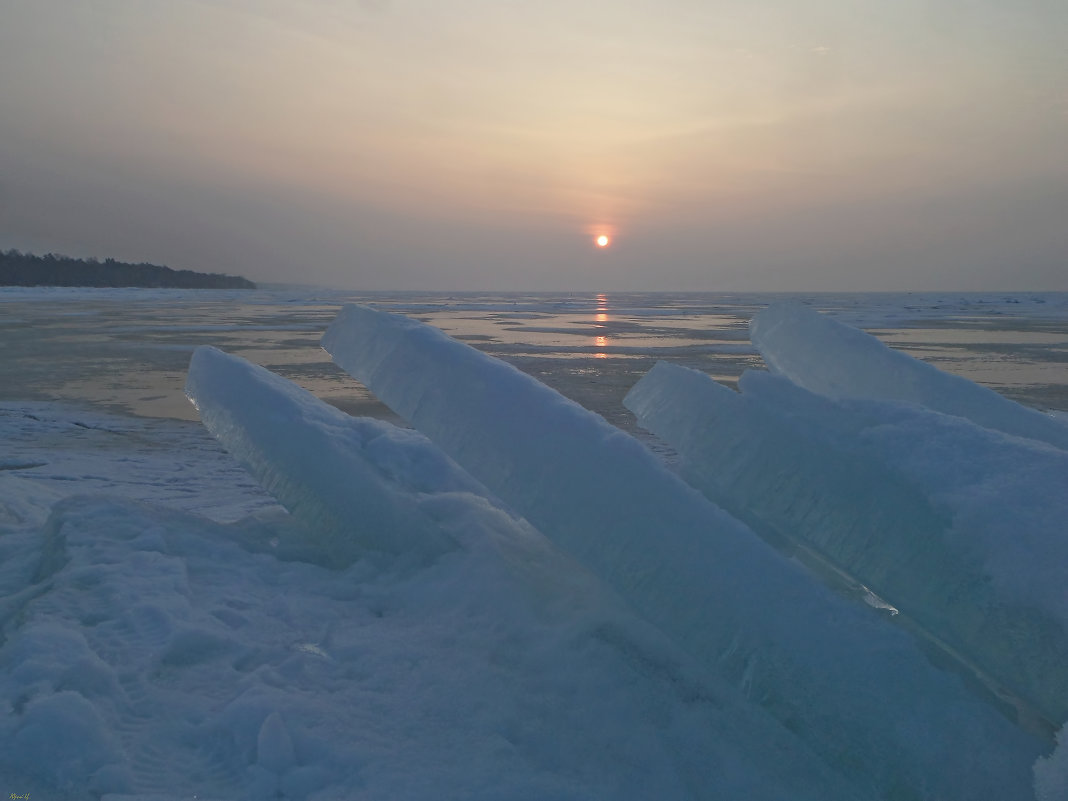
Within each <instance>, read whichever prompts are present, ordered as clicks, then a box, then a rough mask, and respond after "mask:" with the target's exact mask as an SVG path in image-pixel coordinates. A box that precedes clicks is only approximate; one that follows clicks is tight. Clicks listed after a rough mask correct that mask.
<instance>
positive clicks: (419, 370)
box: [323, 306, 1039, 799]
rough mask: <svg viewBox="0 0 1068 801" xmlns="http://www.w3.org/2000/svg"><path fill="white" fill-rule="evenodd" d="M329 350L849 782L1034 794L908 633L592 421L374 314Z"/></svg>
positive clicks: (365, 312)
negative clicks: (782, 552) (845, 594)
mask: <svg viewBox="0 0 1068 801" xmlns="http://www.w3.org/2000/svg"><path fill="white" fill-rule="evenodd" d="M323 346H324V347H325V348H326V349H327V350H328V351H329V352H330V353H331V355H332V356H333V358H334V359H335V361H336V362H337V363H338V364H339V365H340V366H341V367H342V368H343V369H345V370H346V371H348V372H349V373H350V374H352V375H353V376H354V377H356V378H357V379H359V380H360V381H362V382H363V383H364V384H366V385H367V386H368V387H369V388H370V389H371V390H372V391H373V392H374V393H375V395H377V396H378V397H379V398H380V399H381V400H382V401H384V402H385V403H386V404H387V405H389V406H390V407H391V408H392V409H393V410H394V411H395V412H397V413H398V414H399V415H401V416H402V417H404V418H405V419H407V420H408V421H409V422H411V423H412V425H414V426H415V427H416V428H417V429H419V430H420V431H422V432H423V433H425V434H427V435H428V436H429V437H430V438H431V439H432V440H433V441H434V442H435V443H436V444H438V445H439V446H440V447H441V448H442V449H443V450H444V451H445V452H446V453H448V454H449V455H450V456H451V457H452V458H453V459H455V460H456V462H457V463H459V464H460V465H462V466H463V467H464V468H465V469H467V470H468V471H469V472H470V473H471V474H472V475H473V476H475V477H476V478H477V479H479V480H480V481H482V482H483V483H484V484H485V485H486V486H487V487H488V488H489V489H490V490H491V491H493V492H494V493H496V494H497V495H498V496H499V497H501V498H502V499H503V500H504V501H505V502H507V503H508V504H510V505H511V506H512V508H514V509H516V510H517V511H518V512H520V513H521V514H523V515H525V516H526V518H527V519H528V520H530V522H531V523H533V524H534V525H535V526H537V527H538V529H539V530H540V531H542V532H543V533H544V534H546V535H547V536H548V537H549V538H550V539H551V540H552V541H553V542H554V543H555V544H557V545H558V546H560V547H562V548H564V549H565V550H566V551H568V552H569V553H571V554H572V555H573V556H575V557H576V558H577V559H579V561H581V562H582V563H583V564H584V565H585V566H586V567H588V568H589V569H590V570H592V572H594V573H595V574H596V575H598V576H599V577H600V578H601V579H603V580H604V581H605V582H606V583H608V584H609V585H610V586H612V587H613V588H614V589H615V590H616V591H618V592H619V593H620V594H621V595H622V596H623V598H624V599H625V600H626V601H628V602H629V603H630V604H631V605H632V606H633V607H634V608H635V609H636V610H638V611H639V612H640V613H641V614H642V615H643V616H645V617H646V618H647V619H648V620H649V621H651V622H652V623H653V624H654V625H656V626H657V627H658V628H660V629H661V630H663V631H665V632H667V633H668V634H670V635H671V636H672V637H674V638H675V640H676V641H677V642H679V643H680V644H681V645H682V646H683V647H684V648H685V649H686V650H688V651H689V652H690V653H691V654H693V655H694V656H695V657H696V658H697V659H698V660H699V661H700V663H701V664H702V665H703V666H705V667H706V668H707V669H709V670H714V671H715V672H717V673H718V674H720V675H722V676H723V677H725V678H726V679H727V680H729V681H731V682H733V683H734V684H735V685H736V686H737V687H738V688H740V689H741V690H742V691H743V692H744V693H745V694H746V697H747V698H749V699H750V700H751V701H753V702H754V703H755V704H758V705H760V706H761V707H762V708H763V709H765V710H766V711H767V712H769V713H770V714H772V715H773V716H775V717H776V718H777V719H778V720H780V721H781V722H782V723H783V724H784V726H785V727H786V728H788V729H789V730H791V731H794V732H795V733H797V734H798V735H799V736H801V737H802V738H803V739H804V740H805V741H806V742H808V743H809V744H810V745H811V746H812V747H813V748H814V749H815V750H816V751H818V752H819V753H820V754H821V755H822V756H823V758H824V759H825V760H827V762H828V764H830V765H831V766H832V767H834V768H835V769H837V770H840V771H842V772H844V773H845V774H846V775H848V776H849V777H850V778H852V779H853V780H854V781H858V782H860V781H865V782H869V783H870V784H869V786H870V787H871V789H872V791H873V792H875V793H878V794H880V795H882V796H884V797H887V798H898V797H899V798H909V797H915V798H926V797H939V798H962V799H963V798H970V799H975V798H1007V797H1021V798H1023V797H1026V796H1027V794H1028V793H1029V792H1030V778H1031V777H1030V765H1031V763H1032V762H1033V760H1034V754H1035V753H1036V750H1037V749H1038V748H1039V746H1038V745H1037V744H1036V743H1035V742H1032V741H1031V740H1030V739H1029V738H1028V737H1026V736H1025V735H1023V734H1022V733H1021V732H1020V731H1018V730H1015V729H1013V728H1012V727H1011V726H1009V725H1008V724H1007V723H1006V722H1005V721H1004V720H1003V719H1002V718H1001V717H1000V716H999V715H997V714H996V713H994V712H993V711H992V710H991V709H990V708H988V707H986V706H985V705H984V704H982V703H980V702H978V701H977V700H975V699H974V698H972V697H971V696H970V695H968V694H967V693H966V692H965V691H964V689H963V688H962V686H961V685H960V683H959V681H958V679H957V678H956V677H953V676H949V675H946V674H944V673H941V672H939V671H937V670H936V669H934V668H933V667H932V666H931V665H930V664H929V663H928V662H927V661H926V660H925V659H924V658H923V657H922V656H921V655H920V653H919V651H918V649H917V647H916V646H915V644H914V643H913V641H912V640H911V639H909V638H908V637H907V636H906V635H905V634H904V633H903V632H901V631H899V630H896V629H894V628H893V627H891V626H888V625H887V624H886V623H885V622H884V621H882V620H880V619H879V618H878V617H877V615H876V613H875V612H874V611H872V610H866V609H864V608H861V607H858V606H855V605H852V604H850V603H849V602H847V601H845V600H844V599H842V598H840V597H838V596H836V595H833V594H832V593H831V592H830V591H829V590H827V589H826V588H825V587H823V586H822V585H820V584H819V583H818V582H816V581H815V580H814V579H813V578H812V577H811V576H810V575H809V574H807V573H806V572H805V571H803V570H802V569H801V568H799V567H798V566H797V565H795V564H793V563H790V562H788V561H787V560H785V559H784V558H783V557H782V556H780V555H779V554H778V553H777V552H775V551H774V550H772V549H771V548H770V547H769V546H767V545H766V544H765V543H764V542H763V541H762V540H760V539H759V538H757V537H756V536H755V535H754V534H753V533H752V532H751V531H749V530H748V529H747V528H746V527H744V526H743V525H742V524H740V523H739V522H738V521H737V520H735V519H733V518H731V517H729V516H728V515H726V514H725V513H723V512H722V511H721V510H719V509H718V508H716V507H714V506H712V505H711V504H710V503H708V502H707V501H706V500H705V499H704V498H702V497H701V496H700V495H698V494H697V493H695V492H694V491H693V490H692V489H690V488H689V487H687V486H686V485H684V484H683V483H682V482H681V481H680V480H679V479H678V478H676V477H675V476H673V475H672V474H671V473H669V472H668V471H667V470H665V469H664V468H663V467H662V466H661V465H660V463H659V462H658V461H657V459H656V457H654V456H653V455H652V454H651V453H650V452H648V451H647V450H646V449H645V448H644V447H643V446H641V445H640V444H639V443H638V442H637V441H636V440H634V439H633V438H631V437H629V436H627V435H625V434H623V433H622V432H620V431H618V430H617V429H615V428H613V427H612V426H610V425H608V424H607V423H605V422H604V421H603V420H602V419H601V418H599V417H598V416H597V415H594V414H592V413H590V412H587V411H586V410H585V409H582V408H581V407H579V406H578V405H577V404H574V403H572V402H571V401H568V400H566V399H565V398H563V397H562V396H560V395H558V394H557V393H556V392H554V391H553V390H551V389H549V388H548V387H545V386H544V385H542V384H540V383H539V382H537V381H536V380H534V379H532V378H530V377H529V376H526V375H524V374H522V373H520V372H519V371H518V370H515V369H514V368H512V367H510V366H509V365H507V364H504V363H503V362H500V361H498V360H496V359H493V358H491V357H489V356H486V355H484V354H481V353H479V352H478V351H476V350H474V349H472V348H470V347H468V346H466V345H463V344H461V343H459V342H456V341H455V340H452V339H450V338H448V337H447V336H445V335H444V334H442V333H441V332H440V331H437V330H435V329H432V328H430V327H428V326H425V325H423V324H421V323H418V322H417V321H415V320H411V319H408V318H404V317H400V316H397V315H391V314H387V313H385V312H380V311H376V310H374V309H371V308H368V307H361V306H347V307H345V308H344V309H343V310H342V312H341V314H339V316H338V319H337V320H336V321H335V322H334V323H333V325H331V327H330V328H329V329H328V330H327V332H326V334H325V335H324V337H323ZM1021 766H1023V767H1024V769H1023V771H1022V772H1021Z"/></svg>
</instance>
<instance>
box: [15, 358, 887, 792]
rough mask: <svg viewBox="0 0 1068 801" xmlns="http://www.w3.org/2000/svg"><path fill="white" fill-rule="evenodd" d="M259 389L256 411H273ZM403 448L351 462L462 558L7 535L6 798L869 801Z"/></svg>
mask: <svg viewBox="0 0 1068 801" xmlns="http://www.w3.org/2000/svg"><path fill="white" fill-rule="evenodd" d="M219 363H220V364H225V363H227V362H224V361H220V362H219ZM235 369H240V365H239V366H238V367H237V368H235ZM224 373H225V371H224ZM206 378H207V374H206V373H201V375H200V380H201V381H202V382H203V381H204V380H205V379H206ZM230 378H231V377H229V376H226V375H223V376H222V377H221V378H220V380H221V381H223V382H224V383H227V384H228V385H229V386H233V384H230V383H229V382H230ZM247 388H248V389H250V390H251V389H256V390H257V394H250V395H247V396H245V400H246V402H247V403H248V404H249V405H266V404H270V403H272V402H274V400H277V399H276V398H275V397H274V395H273V394H272V393H273V391H274V388H272V387H271V386H270V385H269V384H259V383H252V384H249V385H247ZM201 389H202V390H203V389H205V388H204V386H203V384H201ZM309 403H310V401H309ZM316 403H317V402H316ZM320 411H322V410H320ZM324 413H325V412H324ZM311 418H312V415H311V414H305V415H304V416H303V417H302V425H307V424H308V421H309V420H310V419H311ZM240 419H241V420H245V419H252V418H244V417H242V418H240ZM326 419H327V420H329V419H330V418H329V416H327V417H326ZM282 425H283V426H284V425H285V424H284V423H282ZM325 428H326V429H329V428H330V426H329V425H326V426H325ZM3 433H7V432H3ZM305 433H307V432H305ZM402 434H403V435H404V436H408V437H409V439H407V440H404V447H403V448H400V449H398V448H394V447H381V448H379V449H374V448H372V449H365V450H364V451H363V454H364V455H365V456H366V457H367V458H368V459H369V460H370V461H371V462H373V463H374V465H375V466H376V467H377V468H378V469H379V470H380V472H381V475H382V476H383V479H382V480H383V481H385V482H386V483H387V484H390V482H392V484H391V486H390V487H388V488H389V489H390V491H392V492H393V493H395V494H400V493H407V494H408V496H409V501H410V503H411V504H412V505H416V506H419V508H421V509H422V510H424V511H426V512H427V514H430V515H432V516H433V517H434V519H435V521H436V522H437V525H438V526H439V527H440V529H441V531H442V536H443V537H446V538H448V539H449V540H451V541H453V542H455V543H456V547H455V548H453V549H452V550H449V551H447V552H445V553H443V554H441V555H440V556H439V558H437V559H434V560H431V561H429V562H425V563H422V564H417V565H411V564H408V565H401V564H399V563H398V562H397V561H393V562H391V563H390V565H389V566H388V567H387V568H383V567H382V566H381V565H380V564H375V563H374V562H375V561H376V560H370V559H361V560H359V561H357V562H355V563H354V564H352V565H350V566H348V567H345V568H338V567H326V566H323V565H320V564H312V563H309V562H307V561H303V560H301V559H299V558H295V556H294V549H293V548H289V549H286V548H284V547H283V546H282V545H281V544H278V543H277V538H278V536H279V531H280V529H283V528H284V527H285V525H286V521H285V519H281V520H278V521H274V522H272V523H271V524H266V523H264V522H262V521H260V520H259V519H249V520H241V521H237V522H234V523H230V524H220V523H216V522H213V521H210V520H207V519H205V518H204V517H201V516H197V515H192V514H187V513H182V512H179V511H176V510H172V509H166V508H163V507H161V506H158V505H147V504H141V503H137V502H133V501H130V500H124V499H116V498H107V497H100V496H93V497H85V496H83V497H71V498H67V499H65V500H62V501H60V502H59V503H57V504H56V505H55V506H54V508H53V510H52V513H51V515H50V517H49V518H48V519H47V520H46V521H45V522H44V523H43V525H37V524H36V523H34V524H31V525H28V526H25V527H22V528H8V529H5V530H4V532H3V533H2V535H0V556H2V561H0V566H2V567H3V568H4V569H3V570H0V597H3V598H4V599H5V601H10V602H11V605H10V608H8V609H7V614H6V615H5V616H4V619H3V629H2V632H3V633H2V637H0V709H3V711H4V714H2V715H0V777H2V778H3V779H4V781H5V786H6V787H10V788H12V791H13V792H17V793H18V794H29V795H30V796H31V797H35V796H40V797H42V798H51V797H57V796H59V797H64V798H67V799H77V801H82V799H85V801H89V799H93V798H102V799H103V801H133V800H134V799H137V801H143V800H144V799H153V800H154V801H155V800H157V799H158V800H160V801H162V800H164V799H165V800H166V801H178V800H179V799H188V798H193V797H198V798H203V799H212V798H214V799H247V800H248V801H259V799H263V798H285V799H289V800H290V801H304V800H305V799H307V800H308V801H325V799H330V798H345V799H353V800H354V801H355V800H356V799H368V800H370V799H381V798H390V799H400V800H401V801H404V800H405V799H411V800H412V801H422V799H426V798H438V797H441V798H470V799H486V801H489V800H490V799H494V801H497V800H498V799H516V800H517V801H518V800H519V799H531V798H553V799H562V800H566V799H570V800H573V801H585V799H598V798H603V799H634V801H638V800H639V799H647V798H670V799H709V801H712V800H713V799H722V798H746V799H759V801H778V799H782V798H785V797H789V798H792V799H801V800H803V801H827V800H828V799H834V801H855V799H874V798H875V795H874V794H872V793H868V792H866V791H865V790H864V789H863V788H862V787H858V786H857V785H856V784H851V783H848V782H846V781H845V780H844V779H842V778H841V777H840V776H838V775H836V774H835V773H834V772H833V771H832V770H831V769H830V768H828V767H827V766H826V765H825V764H823V763H822V762H821V760H819V759H818V758H817V757H816V756H815V755H814V754H813V753H812V751H811V750H810V749H809V748H807V747H806V746H805V745H804V744H803V743H802V742H801V741H800V740H799V739H798V738H796V737H795V736H794V735H792V734H791V733H789V732H787V731H785V730H784V729H782V728H781V727H780V726H778V725H777V724H776V723H775V722H774V721H773V720H771V719H770V718H768V717H767V716H766V715H764V714H763V713H762V712H761V711H760V710H757V709H755V708H754V707H752V706H751V705H750V704H748V703H746V702H745V701H744V700H742V699H741V698H740V696H739V694H738V693H737V691H736V690H734V689H733V688H730V687H727V686H725V685H723V684H722V683H719V682H717V681H716V680H715V677H711V676H708V675H707V674H705V673H704V672H703V671H701V670H700V669H698V668H696V667H695V666H694V665H693V664H692V663H691V661H690V660H689V659H688V657H687V656H686V655H685V654H683V653H681V652H679V651H678V649H677V648H676V647H675V646H673V645H672V644H671V643H670V642H669V641H668V640H667V639H666V638H665V637H663V635H661V634H659V633H658V632H656V631H655V630H653V629H652V628H651V627H649V626H648V625H647V624H645V623H644V622H642V621H640V620H638V619H636V618H635V617H634V616H633V615H632V614H631V613H630V612H629V611H628V610H627V609H626V608H625V607H624V606H623V605H622V604H621V603H620V602H619V601H618V599H616V598H614V597H613V596H612V595H611V594H610V593H608V592H606V591H605V590H604V589H603V588H602V587H601V585H600V583H599V582H597V581H596V580H594V579H593V578H592V577H590V576H589V575H588V574H587V573H586V572H585V571H584V570H583V569H582V568H581V567H579V566H578V565H576V564H575V563H574V562H573V561H572V560H570V559H568V558H566V557H564V556H563V555H561V554H560V553H559V552H557V551H556V550H555V549H554V548H553V547H552V546H551V545H550V544H549V543H547V542H546V541H545V539H544V538H543V537H542V536H541V535H540V534H538V533H537V532H536V531H534V530H533V529H532V528H531V527H530V526H529V525H528V524H527V523H525V522H524V521H522V520H517V519H516V518H514V517H512V516H511V515H509V514H506V513H505V512H503V511H501V510H500V509H497V508H495V507H494V506H493V505H492V504H490V503H489V502H488V501H487V500H486V499H485V498H483V497H480V496H479V495H478V494H475V493H472V492H467V491H464V490H463V489H460V488H462V487H470V486H473V485H474V482H473V481H472V480H471V479H470V478H469V477H467V476H466V475H464V474H463V473H462V472H461V471H460V470H459V468H457V467H455V465H452V464H451V463H450V462H449V461H448V460H447V459H445V458H444V457H443V456H442V455H441V454H440V453H437V451H436V449H435V448H434V447H433V446H432V445H431V444H430V443H428V442H426V440H425V439H423V438H422V437H420V436H419V435H416V434H414V433H412V432H397V435H398V436H401V435H402ZM140 444H144V443H140ZM383 444H385V443H383ZM156 445H157V446H158V445H159V443H158V442H156ZM171 456H172V454H169V453H168V452H167V451H165V450H163V449H160V450H159V451H158V452H157V458H158V459H161V460H163V461H166V460H168V459H169V458H171ZM205 458H206V457H205ZM187 465H188V466H189V468H190V471H191V472H195V467H196V463H195V462H188V463H187ZM202 475H205V474H204V473H202ZM359 475H365V473H360V474H359ZM211 478H212V477H211V476H210V475H208V479H207V480H211ZM316 486H318V485H316ZM330 487H331V485H329V484H327V485H326V486H325V487H324V492H325V493H326V495H327V496H328V497H329V495H330V492H331V489H330ZM116 489H117V490H118V491H120V492H121V491H123V490H124V488H123V487H118V486H117V487H116ZM387 522H390V521H387ZM390 525H391V526H392V525H395V522H394V523H390ZM302 530H303V529H298V530H297V531H296V532H293V533H299V531H302ZM9 565H11V566H17V569H15V568H14V567H13V568H12V569H10V570H8V569H7V568H8V566H9Z"/></svg>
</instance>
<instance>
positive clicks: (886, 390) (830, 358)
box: [749, 303, 1068, 448]
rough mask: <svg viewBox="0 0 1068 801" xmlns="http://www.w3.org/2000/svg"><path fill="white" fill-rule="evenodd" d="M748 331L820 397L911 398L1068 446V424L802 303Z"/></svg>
mask: <svg viewBox="0 0 1068 801" xmlns="http://www.w3.org/2000/svg"><path fill="white" fill-rule="evenodd" d="M749 330H750V337H751V338H752V341H753V344H754V345H756V347H757V350H759V351H760V354H761V355H762V356H763V357H764V361H765V362H766V363H767V365H768V368H769V369H770V370H771V371H772V372H773V373H778V374H780V375H784V376H786V377H787V378H789V379H790V380H791V381H793V382H794V383H795V384H799V385H800V386H802V387H805V388H806V389H809V390H812V391H813V392H818V393H819V394H821V395H827V396H829V397H835V398H877V399H878V398H882V399H886V400H901V401H910V402H912V403H919V404H922V405H924V406H927V407H929V408H931V409H935V410H937V411H940V412H944V413H946V414H952V415H956V416H958V417H966V418H968V419H969V420H972V421H973V422H975V423H977V424H979V425H981V426H984V427H985V428H993V429H996V430H998V431H1004V432H1006V433H1008V434H1014V435H1016V436H1020V437H1029V438H1031V439H1037V440H1041V441H1043V442H1048V443H1050V444H1052V445H1056V446H1057V447H1059V448H1068V426H1065V425H1063V424H1062V423H1061V422H1060V421H1059V420H1056V419H1054V418H1052V417H1050V416H1048V415H1044V414H1042V413H1040V412H1037V411H1035V410H1034V409H1028V408H1027V407H1025V406H1021V405H1020V404H1018V403H1015V402H1014V401H1011V400H1009V399H1008V398H1004V397H1002V396H1001V395H999V394H997V393H996V392H994V391H993V390H992V389H988V388H987V387H983V386H980V385H978V384H976V383H974V382H972V381H969V380H967V379H966V378H961V377H960V376H955V375H950V374H949V373H944V372H942V371H941V370H939V369H938V368H937V367H935V366H933V365H930V364H927V363H926V362H922V361H919V360H918V359H913V358H912V357H911V356H908V355H907V354H904V353H901V352H899V351H895V350H892V349H891V348H888V347H887V346H886V345H884V344H883V343H882V342H880V341H879V340H878V339H876V338H875V337H873V336H871V335H870V334H866V333H865V332H863V331H860V330H858V329H856V328H852V327H850V326H848V325H845V324H843V323H840V322H838V321H837V320H833V319H831V318H830V317H827V316H826V315H823V314H820V313H818V312H816V311H814V310H813V309H810V308H808V307H806V306H802V305H801V304H798V303H777V304H773V305H771V306H769V307H768V308H766V309H764V310H763V311H761V312H759V313H758V314H757V315H755V316H754V317H753V319H752V321H751V322H750V324H749Z"/></svg>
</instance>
